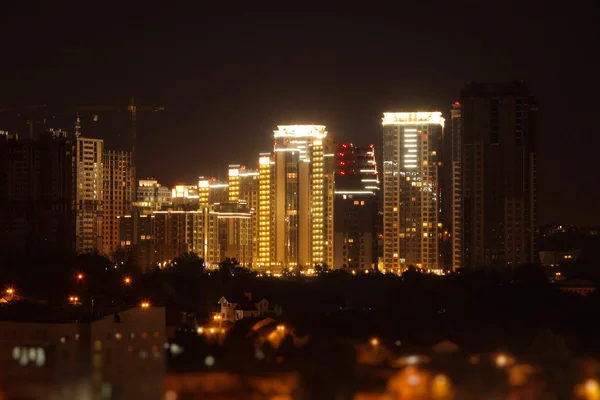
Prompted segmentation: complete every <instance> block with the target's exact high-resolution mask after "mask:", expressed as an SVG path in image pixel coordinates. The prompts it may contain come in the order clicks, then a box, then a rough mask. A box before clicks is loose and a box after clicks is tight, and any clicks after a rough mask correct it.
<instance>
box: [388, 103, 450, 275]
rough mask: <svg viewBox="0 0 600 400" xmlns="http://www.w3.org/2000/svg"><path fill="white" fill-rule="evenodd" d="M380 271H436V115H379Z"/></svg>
mask: <svg viewBox="0 0 600 400" xmlns="http://www.w3.org/2000/svg"><path fill="white" fill-rule="evenodd" d="M382 121H383V200H384V227H383V236H384V254H383V263H384V268H386V269H391V270H394V271H398V270H402V269H404V268H406V267H408V266H409V265H412V266H415V267H418V268H423V269H428V270H434V271H437V270H439V269H441V268H442V260H441V255H440V248H439V247H440V246H439V241H440V237H441V231H442V229H441V228H442V227H441V222H440V221H441V218H440V214H441V199H440V197H441V185H440V169H441V166H442V162H441V156H442V138H443V132H444V118H443V117H442V113H440V112H399V113H384V114H383V119H382Z"/></svg>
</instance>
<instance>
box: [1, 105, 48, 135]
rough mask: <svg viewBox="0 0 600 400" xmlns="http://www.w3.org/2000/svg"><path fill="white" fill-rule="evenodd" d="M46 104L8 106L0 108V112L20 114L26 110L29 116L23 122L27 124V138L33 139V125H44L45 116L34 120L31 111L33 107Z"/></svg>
mask: <svg viewBox="0 0 600 400" xmlns="http://www.w3.org/2000/svg"><path fill="white" fill-rule="evenodd" d="M46 107H47V106H46V105H45V104H38V105H31V106H22V107H9V108H0V112H9V111H12V112H17V113H18V114H17V115H18V116H19V117H20V116H21V114H20V113H21V112H28V114H29V118H28V119H27V121H25V123H26V124H27V125H28V126H29V138H30V139H33V126H34V125H36V124H44V125H46V121H47V118H46V117H44V118H43V119H40V120H36V119H34V118H33V117H32V111H31V110H34V109H38V108H46Z"/></svg>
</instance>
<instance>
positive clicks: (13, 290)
mask: <svg viewBox="0 0 600 400" xmlns="http://www.w3.org/2000/svg"><path fill="white" fill-rule="evenodd" d="M6 294H8V295H10V296H12V295H13V294H15V289H13V288H10V287H9V288H8V289H6Z"/></svg>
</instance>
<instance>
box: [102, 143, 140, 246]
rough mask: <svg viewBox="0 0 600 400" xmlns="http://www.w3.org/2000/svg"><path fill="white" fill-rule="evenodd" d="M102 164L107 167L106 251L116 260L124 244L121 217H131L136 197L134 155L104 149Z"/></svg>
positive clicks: (105, 193) (104, 222) (104, 173)
mask: <svg viewBox="0 0 600 400" xmlns="http://www.w3.org/2000/svg"><path fill="white" fill-rule="evenodd" d="M102 164H103V167H104V172H103V180H104V187H103V193H102V199H103V204H102V206H103V211H104V218H103V221H102V229H103V234H102V238H103V241H104V244H103V251H104V253H105V254H107V255H108V256H110V257H113V256H114V254H115V253H116V251H117V249H118V248H119V246H120V242H121V241H120V239H119V220H118V217H122V216H124V215H128V214H131V207H132V204H133V202H134V201H135V197H136V192H135V177H134V175H133V174H134V170H133V166H132V158H131V152H130V151H119V150H104V152H103V154H102Z"/></svg>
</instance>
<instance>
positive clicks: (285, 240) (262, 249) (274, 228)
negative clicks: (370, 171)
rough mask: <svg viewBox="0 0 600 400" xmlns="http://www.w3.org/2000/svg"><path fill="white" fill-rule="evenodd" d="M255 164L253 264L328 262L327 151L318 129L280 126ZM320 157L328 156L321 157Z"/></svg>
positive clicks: (326, 142) (329, 204) (330, 204)
mask: <svg viewBox="0 0 600 400" xmlns="http://www.w3.org/2000/svg"><path fill="white" fill-rule="evenodd" d="M274 138H275V145H274V156H273V157H272V158H271V157H269V156H262V157H261V158H260V160H259V161H260V162H259V211H258V214H259V235H258V236H259V250H258V251H259V264H260V266H269V267H273V268H274V269H282V268H288V267H294V266H297V265H301V266H314V265H316V264H323V263H326V264H328V265H332V264H333V226H332V225H333V164H332V163H333V157H332V155H333V153H332V151H331V140H330V138H329V137H328V136H327V131H326V130H325V126H323V125H281V126H278V129H277V130H276V131H274ZM326 154H328V155H331V156H326Z"/></svg>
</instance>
